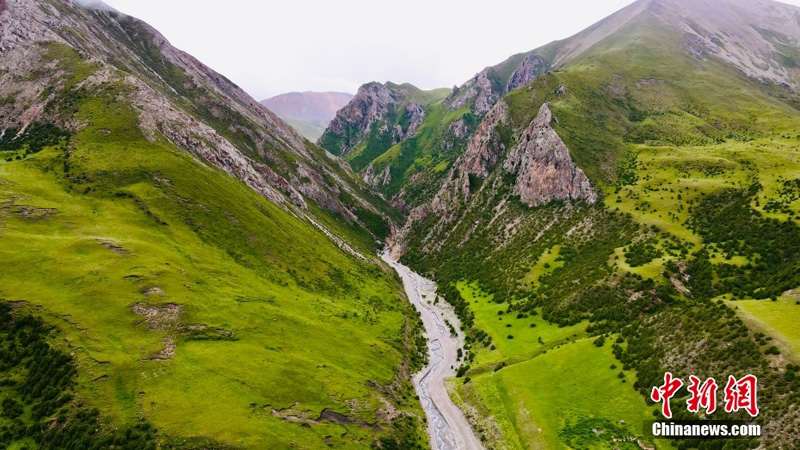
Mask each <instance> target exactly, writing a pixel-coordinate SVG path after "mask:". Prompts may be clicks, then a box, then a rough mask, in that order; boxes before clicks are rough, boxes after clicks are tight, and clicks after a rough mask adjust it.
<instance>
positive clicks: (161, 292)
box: [142, 286, 164, 296]
mask: <svg viewBox="0 0 800 450" xmlns="http://www.w3.org/2000/svg"><path fill="white" fill-rule="evenodd" d="M142 294H144V295H147V296H152V295H164V290H163V289H161V288H160V287H158V286H153V287H151V288H146V289H144V290H143V291H142Z"/></svg>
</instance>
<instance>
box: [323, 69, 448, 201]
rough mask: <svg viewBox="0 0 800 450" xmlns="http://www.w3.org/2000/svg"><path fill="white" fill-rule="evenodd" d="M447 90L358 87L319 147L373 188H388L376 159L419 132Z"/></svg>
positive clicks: (374, 84) (385, 174)
mask: <svg viewBox="0 0 800 450" xmlns="http://www.w3.org/2000/svg"><path fill="white" fill-rule="evenodd" d="M448 92H449V90H447V89H436V90H431V91H423V90H420V89H418V88H416V87H415V86H413V85H410V84H400V85H398V84H394V83H391V82H387V83H385V84H381V83H377V82H372V83H367V84H365V85H363V86H361V87H360V88H359V89H358V93H357V94H356V95H355V97H353V99H352V100H350V102H349V103H348V104H347V106H345V107H344V108H342V109H341V110H340V111H339V112H338V113H337V114H336V117H335V118H334V119H333V121H332V122H331V123H330V125H328V128H327V129H326V130H325V133H324V134H323V135H322V137H321V138H320V139H319V145H320V146H321V147H323V148H325V149H327V150H328V151H329V152H331V153H333V154H335V155H340V156H342V157H343V158H345V160H347V161H348V162H350V166H351V167H352V168H353V170H355V171H357V172H363V175H362V176H363V177H364V178H365V180H366V181H367V182H368V183H369V184H371V185H373V186H380V185H384V186H385V185H388V184H390V182H391V176H390V175H389V172H388V171H387V170H385V169H384V168H383V167H381V168H380V169H377V165H376V164H373V162H375V160H376V159H377V158H378V157H380V156H382V155H384V154H386V153H390V149H392V148H395V147H396V146H398V145H399V144H401V143H403V142H404V141H406V139H408V138H409V137H412V136H415V135H416V134H417V133H418V132H419V128H420V126H421V125H422V124H423V123H424V122H425V119H426V115H427V114H428V111H429V109H430V107H431V105H435V104H437V103H439V102H441V100H442V99H444V97H445V96H446V95H447V93H448Z"/></svg>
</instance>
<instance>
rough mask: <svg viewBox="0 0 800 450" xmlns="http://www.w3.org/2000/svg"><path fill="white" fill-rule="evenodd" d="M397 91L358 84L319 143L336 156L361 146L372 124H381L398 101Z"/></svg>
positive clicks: (377, 85)
mask: <svg viewBox="0 0 800 450" xmlns="http://www.w3.org/2000/svg"><path fill="white" fill-rule="evenodd" d="M398 97H399V96H398V92H396V91H394V90H392V89H389V88H388V87H387V86H385V85H383V84H381V83H377V82H372V83H367V84H365V85H363V86H361V87H360V88H359V89H358V93H357V94H356V95H355V97H353V99H352V100H350V102H349V103H348V104H347V105H346V106H345V107H344V108H342V109H340V110H339V112H337V113H336V117H334V119H333V120H332V121H331V123H330V124H329V125H328V128H327V129H326V130H325V133H324V134H323V135H322V137H321V138H320V140H319V144H320V145H321V146H322V147H323V148H325V149H326V150H328V151H329V152H331V153H333V154H336V155H342V156H343V155H345V154H347V152H348V151H349V150H351V149H353V148H355V147H358V146H359V145H361V144H362V143H363V142H364V141H365V140H366V139H367V136H368V135H369V131H370V128H371V127H372V124H374V123H380V124H384V125H385V122H386V118H387V116H388V114H389V111H390V110H391V109H392V108H393V106H394V104H395V103H397V102H398Z"/></svg>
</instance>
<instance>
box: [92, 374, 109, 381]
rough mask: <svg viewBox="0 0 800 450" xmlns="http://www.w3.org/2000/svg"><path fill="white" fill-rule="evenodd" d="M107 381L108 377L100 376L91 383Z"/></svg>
mask: <svg viewBox="0 0 800 450" xmlns="http://www.w3.org/2000/svg"><path fill="white" fill-rule="evenodd" d="M107 379H108V375H100V376H99V377H97V378H95V379H94V380H92V381H105V380H107Z"/></svg>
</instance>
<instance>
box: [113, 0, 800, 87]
mask: <svg viewBox="0 0 800 450" xmlns="http://www.w3.org/2000/svg"><path fill="white" fill-rule="evenodd" d="M104 1H105V2H106V3H107V4H109V5H110V6H112V7H114V8H116V9H117V10H119V11H121V12H123V13H126V14H128V15H131V16H134V17H138V18H139V19H142V20H144V21H145V22H147V23H149V24H150V25H152V26H154V27H155V28H156V29H158V30H159V31H161V33H163V34H164V35H165V36H166V37H167V39H169V41H170V42H171V43H172V44H173V45H175V46H176V47H178V48H180V49H181V50H184V51H186V52H188V53H190V54H192V55H193V56H195V57H197V58H198V59H199V60H201V61H202V62H204V63H205V64H206V65H208V66H210V67H211V68H212V69H214V70H216V71H218V72H220V73H222V74H223V75H225V76H226V77H228V78H229V79H231V80H233V81H234V82H235V83H236V84H238V85H239V86H240V87H242V88H243V89H244V90H246V91H247V92H248V93H249V94H250V95H252V96H253V97H255V98H256V99H257V100H263V99H265V98H268V97H271V96H274V95H277V94H281V93H284V92H292V91H339V92H349V93H355V92H356V90H357V89H358V87H359V86H360V85H362V84H364V83H367V82H370V81H379V82H385V81H393V82H396V83H405V82H408V83H412V84H414V85H416V86H417V87H420V88H423V89H433V88H438V87H452V86H454V85H460V84H462V83H463V82H465V81H467V80H468V79H469V78H470V77H472V76H473V75H474V74H475V73H477V72H479V71H480V70H481V69H483V68H484V67H486V66H490V65H494V64H497V63H499V62H501V61H503V60H505V59H506V58H507V57H509V56H511V55H513V54H515V53H520V52H525V51H528V50H533V49H535V48H537V47H539V46H541V45H544V44H546V43H548V42H551V41H553V40H558V39H564V38H566V37H569V36H571V35H573V34H575V33H577V32H579V31H581V30H582V29H584V28H586V27H588V26H589V25H591V24H593V23H595V22H597V21H599V20H601V19H602V18H604V17H606V16H608V15H610V14H612V13H613V12H615V11H617V10H619V9H621V8H623V7H625V6H626V5H628V4H630V3H632V0H588V1H587V0H558V1H549V0H548V1H543V0H480V1H475V0H400V1H391V2H390V1H385V0H280V1H278V0H266V1H264V0H260V1H259V0H224V1H219V0H217V1H209V0H166V1H165V0H104ZM786 3H792V4H798V5H800V0H790V1H787V2H786Z"/></svg>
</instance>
